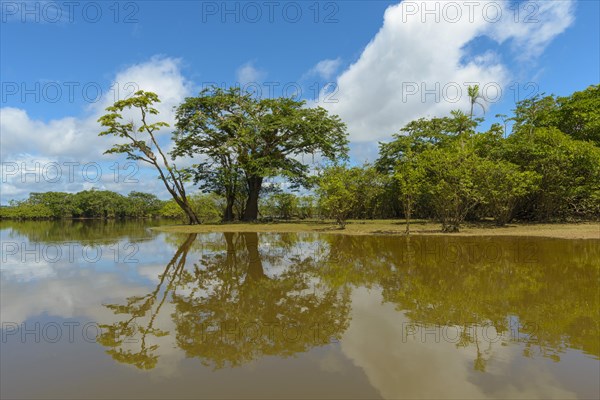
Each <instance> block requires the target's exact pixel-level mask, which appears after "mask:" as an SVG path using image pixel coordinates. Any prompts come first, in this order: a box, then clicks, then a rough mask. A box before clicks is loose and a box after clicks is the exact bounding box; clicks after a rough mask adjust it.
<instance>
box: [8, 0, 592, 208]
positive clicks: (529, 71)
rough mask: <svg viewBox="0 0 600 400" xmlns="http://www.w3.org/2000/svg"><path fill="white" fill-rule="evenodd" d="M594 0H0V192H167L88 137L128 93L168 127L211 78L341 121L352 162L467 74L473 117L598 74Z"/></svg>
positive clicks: (463, 95) (104, 141)
mask: <svg viewBox="0 0 600 400" xmlns="http://www.w3.org/2000/svg"><path fill="white" fill-rule="evenodd" d="M599 3H600V2H598V1H563V0H552V1H524V2H523V1H521V2H513V1H464V2H463V1H403V2H401V3H398V2H397V1H396V2H394V1H320V2H317V1H242V2H239V1H121V2H116V1H108V2H100V1H89V2H86V1H72V2H69V1H64V2H62V1H51V2H47V1H29V2H23V1H4V0H2V1H0V75H1V77H0V81H1V92H0V97H1V99H0V102H1V104H0V129H1V130H0V135H1V136H0V144H1V148H0V158H1V165H2V182H1V185H2V190H1V193H0V202H1V203H2V204H7V203H8V201H9V200H10V199H17V200H20V199H23V198H26V197H27V196H28V194H29V193H30V192H41V191H49V190H53V191H68V192H77V191H79V190H84V189H91V188H93V187H95V188H99V189H107V190H114V191H117V192H120V193H123V194H127V193H129V192H130V191H132V190H139V191H148V192H154V193H156V194H158V195H159V197H161V198H168V194H167V193H166V191H165V190H164V188H163V187H162V186H161V185H162V183H161V182H160V181H159V180H158V179H156V172H155V171H153V170H151V169H149V168H148V167H146V166H144V165H137V164H135V163H133V162H131V161H128V160H126V159H125V158H124V157H122V156H114V155H110V156H109V155H103V154H102V153H103V152H104V150H106V149H107V148H108V147H110V145H111V144H112V143H113V142H112V141H111V139H110V138H108V137H98V135H97V134H98V133H99V132H100V131H101V130H102V129H101V127H100V126H99V124H98V123H97V119H98V117H99V116H101V115H102V114H103V113H104V109H105V108H106V107H107V106H109V105H111V104H112V103H113V102H114V101H115V100H117V99H120V98H125V97H127V96H129V95H131V94H132V93H133V92H134V91H136V90H140V89H143V90H148V91H153V92H156V93H157V94H158V95H159V96H160V98H161V100H162V103H161V104H160V107H159V110H160V112H161V114H160V119H161V120H164V121H167V122H169V123H171V124H172V123H173V121H174V117H173V107H175V106H176V105H177V104H179V103H180V102H181V101H182V100H183V99H184V98H185V97H188V96H193V95H196V94H198V92H199V91H200V90H201V89H202V88H204V87H207V86H209V85H211V84H216V85H219V86H223V87H228V86H240V87H242V88H244V89H248V90H253V91H254V92H255V93H257V95H259V96H261V97H280V96H293V97H296V98H299V99H303V100H306V101H307V105H309V106H321V107H324V108H326V109H327V110H329V111H330V112H331V113H334V114H337V115H339V116H340V117H341V118H342V120H344V122H346V124H347V127H348V134H349V139H350V141H351V146H350V147H351V152H350V156H351V162H352V163H356V164H360V163H363V162H365V161H374V160H375V159H376V158H377V147H378V143H379V142H381V141H388V140H390V138H391V137H392V135H393V134H394V133H397V132H398V131H399V130H400V129H401V128H402V126H404V125H405V124H406V123H407V122H409V121H411V120H414V119H417V118H421V117H433V116H444V115H447V114H448V113H449V112H450V111H451V110H455V109H461V110H464V111H466V110H468V97H467V87H468V86H469V85H472V84H475V83H477V84H479V85H480V87H481V90H482V94H483V95H484V96H485V98H486V101H485V107H484V108H478V109H477V115H478V116H483V117H485V118H486V121H485V122H484V125H483V126H484V127H486V126H489V125H490V124H491V123H492V122H496V121H497V119H496V118H495V115H496V114H509V113H510V110H511V109H512V108H513V107H514V104H515V101H518V100H523V99H525V98H527V97H528V96H531V95H534V94H538V93H539V94H541V93H547V94H551V93H552V94H556V95H569V94H570V93H572V92H574V91H578V90H583V89H585V88H586V87H587V86H589V85H592V84H598V82H600V72H599V71H600V60H599V57H600V22H599V21H600V5H599ZM170 132H171V131H170V130H169V129H165V130H164V131H163V132H161V135H160V136H161V139H160V140H161V143H162V144H163V145H164V146H165V147H167V148H168V147H169V146H170V141H169V138H170ZM190 163H193V160H180V161H179V163H178V165H180V166H181V165H189V164H190Z"/></svg>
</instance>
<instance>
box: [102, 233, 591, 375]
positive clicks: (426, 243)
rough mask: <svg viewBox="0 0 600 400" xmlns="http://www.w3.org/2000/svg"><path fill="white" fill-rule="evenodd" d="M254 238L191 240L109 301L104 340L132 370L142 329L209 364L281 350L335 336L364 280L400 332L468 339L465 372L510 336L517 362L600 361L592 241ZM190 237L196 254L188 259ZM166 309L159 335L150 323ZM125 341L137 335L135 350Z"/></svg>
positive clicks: (142, 343) (287, 352) (149, 360)
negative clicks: (138, 284) (136, 287)
mask: <svg viewBox="0 0 600 400" xmlns="http://www.w3.org/2000/svg"><path fill="white" fill-rule="evenodd" d="M260 237H261V245H260V246H259V236H258V234H256V233H225V234H223V238H222V240H221V241H218V242H217V243H216V244H214V245H212V246H211V245H210V244H209V243H207V242H205V241H200V240H196V236H195V235H190V236H188V237H187V238H186V240H185V241H184V242H183V243H182V244H181V245H180V246H179V249H178V250H177V252H176V253H175V255H174V256H173V258H172V260H171V262H170V263H169V264H168V265H167V266H166V267H165V270H164V272H163V274H162V275H161V276H160V281H159V283H158V285H157V287H156V288H155V290H154V291H153V292H151V293H149V294H147V295H146V296H141V297H131V298H129V299H128V301H127V304H126V305H114V304H112V305H107V307H108V308H110V309H111V310H113V312H114V313H115V314H122V315H123V316H126V319H124V320H122V321H120V322H116V323H113V324H112V325H104V326H103V335H102V337H101V338H100V341H101V343H102V344H103V345H105V346H107V347H108V348H109V349H108V352H109V354H111V355H112V356H113V357H114V358H115V359H116V360H118V361H121V362H127V363H131V364H134V365H136V366H137V367H139V368H153V367H154V366H155V365H156V363H157V360H158V356H157V355H156V351H157V345H156V344H152V345H149V344H148V343H149V342H150V341H148V340H147V339H148V338H149V336H154V337H161V336H164V335H172V338H173V340H174V341H175V344H176V346H177V347H178V348H180V349H182V350H183V351H184V352H185V354H186V355H187V356H188V357H197V358H198V359H200V360H201V362H202V363H203V364H205V365H209V366H213V367H215V368H223V367H226V366H238V365H241V364H243V363H246V362H249V361H251V360H254V359H258V358H260V357H262V356H267V355H273V356H282V357H287V356H291V355H294V354H298V353H301V352H305V351H308V350H309V349H311V348H312V347H315V346H320V345H325V344H327V343H330V341H331V340H332V338H335V339H337V338H340V337H341V336H342V334H343V333H344V332H345V330H346V328H347V326H348V323H349V319H350V298H351V293H350V292H351V290H352V288H355V287H368V288H374V289H375V290H378V291H380V292H381V295H382V298H383V301H384V302H385V303H391V304H394V305H395V308H396V310H398V312H399V318H407V319H408V320H409V321H410V324H411V325H410V326H408V327H405V328H406V329H407V331H404V332H402V334H403V335H405V334H407V333H408V334H410V335H411V339H413V340H427V337H423V336H422V333H423V332H426V331H427V330H429V332H431V329H432V328H433V329H437V330H438V334H441V336H442V337H441V340H445V341H451V342H452V343H454V344H455V345H456V346H457V347H468V346H473V347H474V349H475V350H476V351H475V358H474V360H473V368H474V369H475V370H478V371H481V372H484V371H485V370H486V364H487V363H488V361H489V359H490V357H492V354H493V351H492V350H493V348H498V346H509V345H510V346H512V345H517V344H518V345H519V346H520V348H521V349H522V355H523V356H524V357H536V356H538V355H539V356H543V357H548V358H550V359H551V360H554V361H556V362H558V361H560V360H561V353H563V352H564V351H565V350H566V349H578V350H581V351H583V352H584V353H586V354H589V355H592V356H593V357H596V358H597V357H598V356H599V353H600V349H599V344H598V336H599V326H598V309H599V298H598V278H599V271H600V269H599V265H598V263H599V261H598V260H600V249H599V248H598V246H597V244H598V243H597V241H576V240H551V239H536V240H533V239H531V240H529V239H524V238H510V237H506V238H500V237H496V238H468V237H447V236H443V237H434V236H429V237H426V236H421V237H398V236H396V237H392V236H368V237H365V236H345V235H317V234H314V235H311V234H306V235H298V234H279V235H277V234H261V236H260ZM203 238H204V236H203ZM267 242H269V243H267ZM311 243H312V244H316V249H315V248H312V249H311V248H308V247H307V244H311ZM198 244H202V246H203V249H202V251H201V254H202V256H201V258H200V259H199V260H198V261H197V262H196V263H195V264H194V265H193V267H186V258H188V252H189V251H190V249H191V248H193V247H194V246H198ZM167 303H168V304H169V307H170V308H169V310H171V311H170V313H171V314H170V318H171V322H172V324H173V325H172V326H173V328H172V329H170V330H169V331H168V332H167V330H165V329H158V328H156V327H155V321H156V319H157V316H158V314H159V313H160V312H161V308H163V309H164V308H165V304H167ZM400 313H401V314H402V315H401V314H400ZM140 321H144V323H141V322H140ZM408 330H412V332H408ZM136 333H137V334H138V336H135V334H136ZM444 335H448V337H443V336H444ZM132 337H137V338H138V339H139V340H138V341H137V342H135V343H134V344H133V345H131V344H128V343H127V341H128V339H130V338H132ZM152 343H156V341H152ZM403 343H406V345H410V343H409V342H403ZM134 345H135V346H137V347H135V346H134Z"/></svg>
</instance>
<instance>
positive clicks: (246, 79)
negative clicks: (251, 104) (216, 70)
mask: <svg viewBox="0 0 600 400" xmlns="http://www.w3.org/2000/svg"><path fill="white" fill-rule="evenodd" d="M235 74H236V78H237V81H238V83H239V84H241V85H247V84H248V83H252V82H259V81H260V80H262V79H263V78H264V77H265V72H264V71H262V70H260V69H258V68H256V67H255V66H254V62H252V61H249V62H247V63H245V64H244V65H242V66H241V67H239V68H238V69H237V71H236V73H235Z"/></svg>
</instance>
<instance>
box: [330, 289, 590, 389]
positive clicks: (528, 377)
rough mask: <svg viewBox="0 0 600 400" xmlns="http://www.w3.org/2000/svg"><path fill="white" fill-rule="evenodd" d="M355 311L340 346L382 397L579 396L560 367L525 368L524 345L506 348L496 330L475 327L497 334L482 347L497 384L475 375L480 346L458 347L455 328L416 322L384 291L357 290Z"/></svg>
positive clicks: (479, 333)
mask: <svg viewBox="0 0 600 400" xmlns="http://www.w3.org/2000/svg"><path fill="white" fill-rule="evenodd" d="M351 313H352V314H351V319H350V321H352V323H351V324H350V326H349V327H348V330H347V331H346V332H345V333H344V336H343V337H342V340H341V350H342V352H343V353H344V354H345V355H346V356H347V357H348V358H349V359H350V360H352V362H353V363H354V364H355V365H356V366H358V367H361V368H362V369H363V370H364V372H365V375H366V376H367V377H368V379H369V382H370V383H371V385H373V387H375V388H376V389H377V390H378V391H379V393H380V395H381V397H382V398H384V399H415V398H431V399H436V398H456V399H488V398H491V399H497V398H529V399H560V398H574V397H575V393H573V392H571V391H570V390H568V389H566V388H564V387H563V385H564V383H563V380H561V379H560V378H559V377H557V376H556V375H555V374H556V371H554V370H552V369H550V368H547V367H546V366H544V365H538V366H536V368H527V367H521V366H520V360H519V359H520V357H522V356H521V352H522V348H520V347H519V345H516V344H514V343H511V344H510V345H509V346H503V345H502V344H501V343H502V342H503V341H507V339H506V338H502V339H503V340H497V341H496V339H497V338H500V337H501V336H500V334H499V333H498V332H495V331H493V329H489V330H488V329H487V328H481V327H480V328H473V332H474V331H475V329H477V337H479V338H486V337H487V338H493V340H487V341H485V340H482V343H481V348H483V349H484V350H483V351H482V356H483V357H484V358H485V359H487V360H488V367H487V372H486V375H487V376H489V378H488V380H491V381H494V382H498V383H499V384H498V385H489V381H487V383H488V384H486V380H485V379H481V378H482V376H481V375H477V374H476V373H474V372H475V371H474V370H473V360H475V359H476V357H477V348H476V346H475V345H472V346H467V347H461V346H457V345H456V340H455V338H457V337H458V334H459V333H460V331H459V330H458V328H457V327H453V326H446V327H442V326H437V327H436V326H428V327H422V326H421V325H419V324H416V325H415V324H413V322H412V321H411V320H410V319H408V318H407V317H406V316H405V315H404V314H403V313H402V312H399V311H398V310H396V309H395V308H394V306H393V304H389V303H388V304H385V303H384V302H383V299H382V296H381V292H380V291H378V290H373V291H369V290H368V289H365V288H359V289H356V290H355V291H354V292H353V294H352V311H351ZM416 326H418V328H417V327H416ZM484 329H485V334H484V332H483V330H484ZM486 335H487V336H486ZM592 373H593V372H590V375H591V374H592Z"/></svg>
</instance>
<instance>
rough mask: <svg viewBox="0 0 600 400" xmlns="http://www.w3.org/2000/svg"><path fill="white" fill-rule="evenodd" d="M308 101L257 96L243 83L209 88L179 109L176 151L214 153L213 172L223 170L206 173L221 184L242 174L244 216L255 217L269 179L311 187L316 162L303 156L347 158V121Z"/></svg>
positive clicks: (254, 218)
mask: <svg viewBox="0 0 600 400" xmlns="http://www.w3.org/2000/svg"><path fill="white" fill-rule="evenodd" d="M304 105H305V102H303V101H296V100H293V99H289V98H276V99H256V98H253V97H251V95H249V94H247V93H242V91H241V90H240V89H239V88H231V89H228V90H223V89H220V88H210V89H205V90H204V91H202V92H201V93H200V96H198V97H192V98H188V99H186V100H185V102H184V103H183V104H182V105H181V106H180V107H179V108H178V110H177V121H178V122H177V132H176V134H175V135H176V136H175V139H176V148H175V150H174V153H173V154H174V155H177V156H178V155H184V154H186V155H191V156H194V155H199V154H204V155H206V156H208V157H209V158H210V160H211V161H210V162H209V163H207V168H208V171H212V172H215V171H218V174H217V176H218V177H219V179H218V180H215V178H214V176H215V175H211V174H205V175H204V177H205V179H208V180H210V181H212V182H213V184H215V183H216V185H222V183H221V182H222V181H223V180H226V181H228V180H236V181H237V179H238V177H239V173H242V175H243V178H244V180H245V183H246V190H247V196H248V197H247V201H246V206H245V210H244V216H243V219H244V220H246V221H254V220H256V218H257V217H258V200H259V197H260V193H261V189H262V186H263V182H264V180H265V178H268V177H275V176H281V177H284V178H287V179H288V180H290V181H291V182H292V184H293V186H294V187H297V186H310V179H309V172H310V167H309V166H308V165H306V164H304V163H303V162H301V161H300V160H299V158H301V157H302V156H304V155H308V154H312V155H315V154H320V155H322V156H323V157H324V158H325V159H329V160H336V159H339V158H344V157H346V154H347V143H348V141H347V138H346V131H345V129H346V127H345V124H344V123H343V122H342V121H341V120H340V119H339V117H337V116H330V115H329V114H328V112H327V111H326V110H325V109H323V108H321V107H317V108H305V107H304ZM232 187H233V186H232V185H230V186H229V188H232ZM226 191H227V190H226ZM227 196H228V198H229V196H230V194H229V193H228V195H227Z"/></svg>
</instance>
